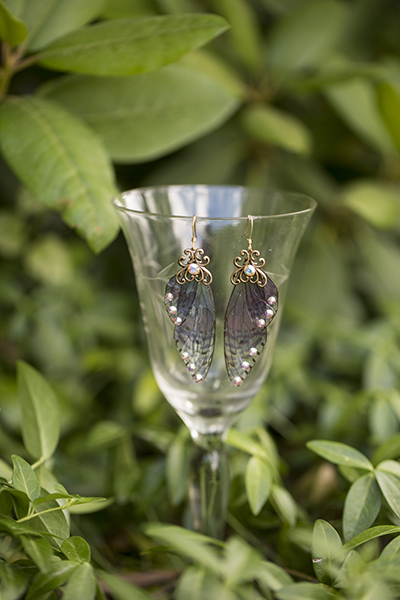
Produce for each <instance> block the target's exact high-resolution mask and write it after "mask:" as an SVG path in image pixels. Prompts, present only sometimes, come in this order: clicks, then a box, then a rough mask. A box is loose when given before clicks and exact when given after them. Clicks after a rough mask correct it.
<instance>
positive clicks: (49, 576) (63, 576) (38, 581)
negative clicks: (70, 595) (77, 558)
mask: <svg viewBox="0 0 400 600" xmlns="http://www.w3.org/2000/svg"><path fill="white" fill-rule="evenodd" d="M79 566H80V565H78V564H77V563H76V562H71V561H69V560H62V561H59V562H56V563H52V564H51V565H50V566H49V569H48V571H47V573H38V574H37V575H36V576H35V577H34V578H33V580H32V582H31V584H30V587H29V591H28V594H27V596H26V600H36V598H41V597H42V596H43V595H44V594H47V593H48V592H51V590H54V589H56V588H58V587H59V586H60V585H63V583H65V582H66V581H67V580H68V579H69V578H70V577H71V575H72V574H73V572H74V571H75V570H76V569H78V568H79ZM75 600H77V598H76V599H75Z"/></svg>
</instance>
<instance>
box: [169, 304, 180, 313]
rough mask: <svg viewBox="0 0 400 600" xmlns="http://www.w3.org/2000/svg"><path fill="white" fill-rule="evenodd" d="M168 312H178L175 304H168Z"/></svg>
mask: <svg viewBox="0 0 400 600" xmlns="http://www.w3.org/2000/svg"><path fill="white" fill-rule="evenodd" d="M168 312H169V314H170V315H176V313H177V312H178V309H177V308H176V306H169V307H168Z"/></svg>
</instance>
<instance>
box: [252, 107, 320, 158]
mask: <svg viewBox="0 0 400 600" xmlns="http://www.w3.org/2000/svg"><path fill="white" fill-rule="evenodd" d="M243 126H244V128H245V129H246V131H247V132H248V133H249V134H250V135H251V136H252V137H254V138H255V139H257V140H260V141H262V142H265V143H267V144H272V145H273V146H278V147H279V148H283V149H284V150H288V151H289V152H296V153H297V154H304V155H307V154H309V153H310V151H311V144H312V140H311V135H310V132H309V131H308V129H307V127H306V126H305V125H303V123H302V122H301V121H300V120H299V119H297V118H296V117H295V116H294V115H292V114H290V113H286V112H284V111H282V110H280V109H277V108H274V107H272V106H267V105H259V106H252V107H250V108H248V109H247V110H246V111H245V112H244V114H243Z"/></svg>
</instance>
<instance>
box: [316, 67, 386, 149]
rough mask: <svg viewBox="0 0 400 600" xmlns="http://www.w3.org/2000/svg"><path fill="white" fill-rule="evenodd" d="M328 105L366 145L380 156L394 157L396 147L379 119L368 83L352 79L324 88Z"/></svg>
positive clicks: (374, 95)
mask: <svg viewBox="0 0 400 600" xmlns="http://www.w3.org/2000/svg"><path fill="white" fill-rule="evenodd" d="M325 94H326V95H327V97H328V100H329V102H330V103H331V104H332V106H333V107H334V108H335V109H336V111H337V112H338V113H339V114H340V116H341V117H342V119H343V120H344V121H345V122H346V123H347V124H348V126H349V127H350V128H351V129H353V131H354V132H355V133H356V134H358V135H359V136H360V137H361V139H363V140H364V141H365V142H366V143H367V144H369V145H371V146H372V147H373V148H375V149H376V150H378V151H380V152H383V153H384V154H396V153H397V152H396V146H395V144H394V142H393V140H392V138H391V137H390V135H389V132H388V131H387V129H386V127H385V124H384V122H383V121H382V118H381V116H380V113H379V110H378V106H377V101H376V93H375V89H374V87H373V85H372V83H371V82H369V81H367V80H364V79H361V78H360V79H353V80H352V81H350V82H346V83H340V84H337V85H332V86H328V87H327V88H325Z"/></svg>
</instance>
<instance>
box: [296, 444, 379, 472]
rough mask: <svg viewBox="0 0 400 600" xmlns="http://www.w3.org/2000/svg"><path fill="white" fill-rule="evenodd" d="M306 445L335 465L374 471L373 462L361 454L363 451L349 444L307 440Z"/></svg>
mask: <svg viewBox="0 0 400 600" xmlns="http://www.w3.org/2000/svg"><path fill="white" fill-rule="evenodd" d="M306 446H307V448H308V449H309V450H311V451H312V452H315V453H316V454H318V455H319V456H322V458H325V459H326V460H329V462H332V463H334V464H335V465H344V466H345V467H355V468H358V469H366V470H367V471H372V469H373V467H372V464H371V463H370V461H369V460H368V458H367V457H366V456H364V454H361V452H359V451H358V450H356V449H355V448H352V447H351V446H348V445H347V444H342V443H341V442H329V441H326V440H312V441H311V442H307V444H306Z"/></svg>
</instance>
